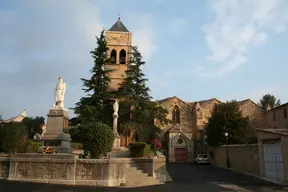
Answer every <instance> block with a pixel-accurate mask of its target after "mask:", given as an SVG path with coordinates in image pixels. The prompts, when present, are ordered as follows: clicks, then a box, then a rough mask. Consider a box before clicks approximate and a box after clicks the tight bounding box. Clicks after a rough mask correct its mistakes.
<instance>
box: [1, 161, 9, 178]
mask: <svg viewBox="0 0 288 192" xmlns="http://www.w3.org/2000/svg"><path fill="white" fill-rule="evenodd" d="M9 165H10V158H9V157H7V156H0V179H7V178H8V175H9Z"/></svg>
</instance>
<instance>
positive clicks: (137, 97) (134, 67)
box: [116, 46, 167, 141]
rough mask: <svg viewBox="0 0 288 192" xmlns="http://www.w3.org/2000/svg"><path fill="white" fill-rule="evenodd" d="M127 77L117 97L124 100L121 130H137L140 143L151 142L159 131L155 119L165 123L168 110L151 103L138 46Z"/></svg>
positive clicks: (134, 50)
mask: <svg viewBox="0 0 288 192" xmlns="http://www.w3.org/2000/svg"><path fill="white" fill-rule="evenodd" d="M130 54H131V58H130V59H129V65H128V69H127V70H126V77H125V79H124V80H123V82H122V84H121V85H120V87H119V89H118V91H117V93H116V95H117V96H118V97H120V98H123V101H122V102H120V108H119V109H120V110H119V116H120V117H119V122H120V123H121V126H120V127H121V129H122V130H123V129H124V130H125V129H128V128H129V127H130V128H131V127H133V128H134V129H136V133H137V135H138V136H137V138H136V139H137V140H138V141H151V140H152V138H154V137H155V134H156V133H157V132H159V129H157V127H155V125H154V119H158V120H159V121H160V122H162V123H165V122H166V121H167V119H166V114H167V110H165V109H164V108H162V107H161V106H158V105H157V103H155V102H153V101H151V100H150V99H151V96H150V95H149V91H150V90H149V88H148V87H147V86H146V82H147V81H148V79H146V78H145V75H144V73H143V72H142V69H141V67H142V66H143V65H145V61H143V59H142V55H141V53H140V52H139V51H138V48H137V47H136V46H134V47H132V52H131V53H130Z"/></svg>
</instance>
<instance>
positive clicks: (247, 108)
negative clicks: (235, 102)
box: [239, 99, 261, 119]
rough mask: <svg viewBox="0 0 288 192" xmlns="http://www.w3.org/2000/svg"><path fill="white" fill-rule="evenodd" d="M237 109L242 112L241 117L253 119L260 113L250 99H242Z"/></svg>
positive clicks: (258, 108)
mask: <svg viewBox="0 0 288 192" xmlns="http://www.w3.org/2000/svg"><path fill="white" fill-rule="evenodd" d="M239 110H240V111H241V112H242V116H243V117H249V118H250V119H254V118H256V117H258V116H259V115H260V114H261V110H260V107H259V106H257V105H256V104H255V103H253V102H252V101H251V100H250V99H247V100H246V101H243V102H241V103H240V104H239Z"/></svg>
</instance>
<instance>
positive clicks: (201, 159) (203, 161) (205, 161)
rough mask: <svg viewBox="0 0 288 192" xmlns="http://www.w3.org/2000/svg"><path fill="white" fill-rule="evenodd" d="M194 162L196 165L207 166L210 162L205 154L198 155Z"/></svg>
mask: <svg viewBox="0 0 288 192" xmlns="http://www.w3.org/2000/svg"><path fill="white" fill-rule="evenodd" d="M195 162H196V163H198V164H209V163H210V161H209V159H208V156H207V155H206V154H198V155H197V157H196V159H195Z"/></svg>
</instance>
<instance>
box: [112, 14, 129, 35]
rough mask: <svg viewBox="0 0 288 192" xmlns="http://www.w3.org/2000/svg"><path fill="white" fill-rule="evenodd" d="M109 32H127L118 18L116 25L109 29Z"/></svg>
mask: <svg viewBox="0 0 288 192" xmlns="http://www.w3.org/2000/svg"><path fill="white" fill-rule="evenodd" d="M109 31H119V32H129V31H128V29H127V28H126V27H125V25H124V24H123V23H122V22H121V20H120V17H118V20H117V21H116V23H115V24H114V25H113V26H112V27H111V28H110V29H109Z"/></svg>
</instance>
